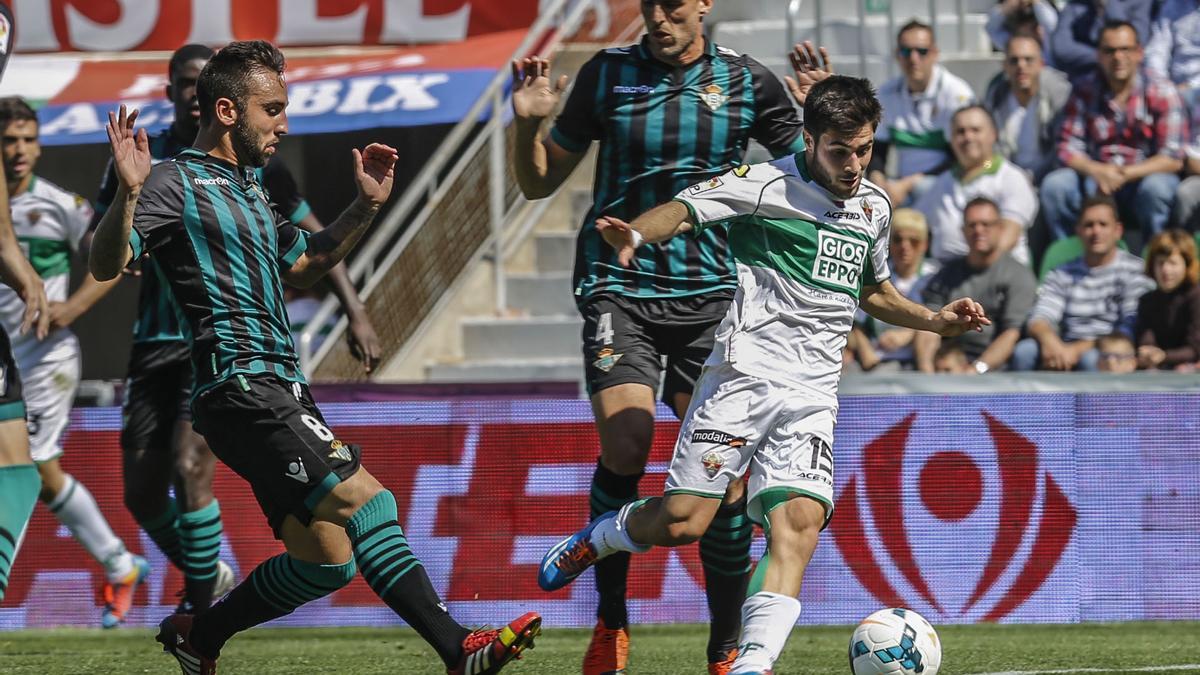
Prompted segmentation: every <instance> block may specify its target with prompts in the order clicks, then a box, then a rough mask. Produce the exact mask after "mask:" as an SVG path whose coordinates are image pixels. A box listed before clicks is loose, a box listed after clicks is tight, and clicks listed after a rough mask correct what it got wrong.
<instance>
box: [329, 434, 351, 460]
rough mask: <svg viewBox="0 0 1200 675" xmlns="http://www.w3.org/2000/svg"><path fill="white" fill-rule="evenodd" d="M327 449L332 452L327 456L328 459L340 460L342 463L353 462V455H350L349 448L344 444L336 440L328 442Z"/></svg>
mask: <svg viewBox="0 0 1200 675" xmlns="http://www.w3.org/2000/svg"><path fill="white" fill-rule="evenodd" d="M329 449H330V450H333V452H331V453H329V455H328V457H329V459H340V460H342V461H343V462H351V461H354V455H351V454H350V448H348V447H346V444H345V443H343V442H341V441H339V440H337V439H336V438H335V439H333V440H332V441H330V443H329Z"/></svg>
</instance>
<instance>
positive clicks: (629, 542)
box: [591, 499, 650, 558]
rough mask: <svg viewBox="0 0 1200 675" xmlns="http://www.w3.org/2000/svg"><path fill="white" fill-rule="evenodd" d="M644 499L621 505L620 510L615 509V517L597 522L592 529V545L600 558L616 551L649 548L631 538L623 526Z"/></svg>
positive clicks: (644, 550) (640, 551) (634, 550)
mask: <svg viewBox="0 0 1200 675" xmlns="http://www.w3.org/2000/svg"><path fill="white" fill-rule="evenodd" d="M644 501H645V500H640V499H639V500H638V501H635V502H630V503H628V504H626V505H625V506H622V507H621V510H620V511H617V517H616V518H609V519H608V520H605V521H603V522H601V523H599V524H597V525H596V528H595V529H593V530H592V538H591V541H592V545H593V546H595V547H596V553H597V554H598V555H599V556H600V557H601V558H603V557H605V556H609V555H612V554H613V553H617V552H618V551H626V552H628V553H645V552H646V551H649V550H650V547H649V546H643V545H642V544H639V543H637V542H636V541H634V540H633V539H631V538H630V537H629V530H627V529H626V528H625V521H626V520H628V518H629V514H631V513H633V512H634V511H635V510H637V508H638V507H640V506H641V505H642V504H643V503H644Z"/></svg>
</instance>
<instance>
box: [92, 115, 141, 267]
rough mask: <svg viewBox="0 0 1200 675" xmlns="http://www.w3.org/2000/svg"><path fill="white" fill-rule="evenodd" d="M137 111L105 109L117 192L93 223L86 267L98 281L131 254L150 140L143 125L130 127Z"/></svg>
mask: <svg viewBox="0 0 1200 675" xmlns="http://www.w3.org/2000/svg"><path fill="white" fill-rule="evenodd" d="M137 116H138V111H136V110H134V111H133V112H132V113H127V111H126V109H125V106H123V105H122V106H121V109H120V111H119V112H118V113H116V114H113V113H112V112H109V113H108V125H107V126H106V127H105V131H107V132H108V142H109V146H110V147H111V149H112V155H113V168H114V169H116V172H117V181H118V182H117V194H116V197H115V198H114V199H113V203H112V205H111V206H110V207H109V208H108V210H107V211H105V212H104V217H103V218H101V219H100V223H99V224H98V225H97V226H96V232H95V234H94V235H93V236H92V247H91V254H90V255H89V256H88V268H89V269H90V270H91V272H92V276H93V277H95V278H96V280H97V281H108V280H109V279H113V278H115V277H116V276H117V275H118V274H120V273H121V270H123V269H125V266H126V265H128V264H129V261H130V259H131V258H132V257H133V252H132V251H130V250H129V237H130V233H131V232H132V230H133V212H134V209H135V208H136V207H137V201H138V197H139V196H140V194H141V191H142V185H144V184H145V182H146V178H148V177H149V176H150V165H151V162H150V140H149V138H148V137H147V136H146V130H145V129H139V130H137V132H134V130H133V124H134V122H135V121H137Z"/></svg>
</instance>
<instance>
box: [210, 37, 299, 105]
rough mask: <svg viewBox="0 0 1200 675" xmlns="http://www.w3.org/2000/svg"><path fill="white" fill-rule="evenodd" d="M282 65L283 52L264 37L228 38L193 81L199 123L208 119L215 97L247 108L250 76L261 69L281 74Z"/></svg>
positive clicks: (215, 103) (215, 100)
mask: <svg viewBox="0 0 1200 675" xmlns="http://www.w3.org/2000/svg"><path fill="white" fill-rule="evenodd" d="M284 67H285V63H284V60H283V52H281V51H279V49H278V48H277V47H276V46H275V45H273V44H271V43H270V42H267V41H266V40H245V41H242V42H230V43H229V44H228V45H227V46H226V47H224V48H223V49H222V50H221V51H219V52H217V53H216V55H215V56H213V57H212V58H211V59H209V60H208V63H207V64H205V66H204V70H202V71H200V79H199V81H197V83H196V98H197V99H198V100H199V102H200V123H201V124H209V123H210V120H211V119H212V116H213V113H214V112H215V110H216V105H217V100H218V99H222V98H227V99H229V100H231V101H233V103H234V105H236V106H237V109H238V112H243V113H244V112H246V95H247V93H248V92H249V89H250V86H249V82H250V77H251V76H252V75H254V74H255V73H260V72H269V73H275V74H276V75H279V76H282V75H283V69H284Z"/></svg>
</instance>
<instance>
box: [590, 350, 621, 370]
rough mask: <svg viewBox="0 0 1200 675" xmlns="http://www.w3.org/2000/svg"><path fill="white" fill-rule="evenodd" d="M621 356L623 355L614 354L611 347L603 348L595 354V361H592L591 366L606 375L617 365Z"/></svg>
mask: <svg viewBox="0 0 1200 675" xmlns="http://www.w3.org/2000/svg"><path fill="white" fill-rule="evenodd" d="M622 356H623V354H614V353H613V350H612V348H611V347H605V348H603V349H601V350H600V351H598V352H596V360H595V361H592V366H593V367H595V368H596V369H598V370H602V371H604V372H606V373H607V372H608V371H610V370H612V369H613V366H615V365H617V361H620V360H621V357H622Z"/></svg>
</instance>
